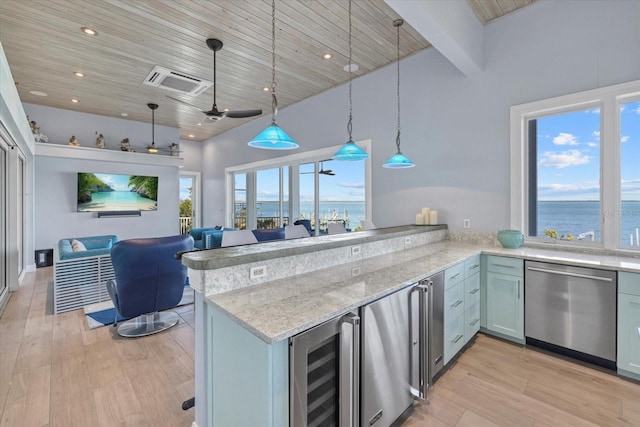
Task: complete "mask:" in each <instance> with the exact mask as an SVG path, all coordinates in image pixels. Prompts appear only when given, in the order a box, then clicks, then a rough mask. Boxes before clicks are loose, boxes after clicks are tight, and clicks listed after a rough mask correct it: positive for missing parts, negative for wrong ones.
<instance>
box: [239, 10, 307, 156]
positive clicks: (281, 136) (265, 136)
mask: <svg viewBox="0 0 640 427" xmlns="http://www.w3.org/2000/svg"><path fill="white" fill-rule="evenodd" d="M271 109H272V115H271V125H270V126H269V127H268V128H266V129H265V130H263V131H262V132H260V133H259V134H258V135H257V136H256V137H255V138H253V139H252V140H251V141H249V143H248V145H249V147H253V148H263V149H265V150H292V149H294V148H298V147H299V145H298V144H297V143H296V142H295V141H294V140H293V138H291V137H290V136H289V135H288V134H287V133H286V132H285V131H284V130H283V129H282V128H281V127H280V126H278V124H277V123H276V115H277V114H278V99H277V98H276V1H275V0H272V1H271Z"/></svg>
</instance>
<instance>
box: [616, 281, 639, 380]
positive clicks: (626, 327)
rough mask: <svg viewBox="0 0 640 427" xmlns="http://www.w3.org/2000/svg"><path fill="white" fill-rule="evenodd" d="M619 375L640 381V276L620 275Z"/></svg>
mask: <svg viewBox="0 0 640 427" xmlns="http://www.w3.org/2000/svg"><path fill="white" fill-rule="evenodd" d="M617 359H618V360H617V365H618V374H619V375H623V376H626V377H630V378H633V379H636V380H640V274H636V273H627V272H623V271H621V272H619V273H618V354H617Z"/></svg>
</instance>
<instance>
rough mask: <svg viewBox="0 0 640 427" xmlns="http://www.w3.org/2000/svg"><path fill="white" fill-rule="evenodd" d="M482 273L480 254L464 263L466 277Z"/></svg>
mask: <svg viewBox="0 0 640 427" xmlns="http://www.w3.org/2000/svg"><path fill="white" fill-rule="evenodd" d="M479 272H480V254H478V255H472V256H470V257H469V258H467V259H466V260H465V261H464V277H469V276H473V275H474V274H476V273H479Z"/></svg>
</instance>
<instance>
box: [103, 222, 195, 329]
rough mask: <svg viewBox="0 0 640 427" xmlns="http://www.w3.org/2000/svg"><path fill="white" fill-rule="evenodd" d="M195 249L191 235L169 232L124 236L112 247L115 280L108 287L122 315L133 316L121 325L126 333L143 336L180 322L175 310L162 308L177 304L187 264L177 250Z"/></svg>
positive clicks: (119, 327) (184, 281)
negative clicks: (143, 236) (155, 235)
mask: <svg viewBox="0 0 640 427" xmlns="http://www.w3.org/2000/svg"><path fill="white" fill-rule="evenodd" d="M192 249H193V238H192V237H191V236H186V235H183V236H169V237H157V238H146V239H130V240H122V241H120V242H118V243H116V244H114V245H113V247H112V248H111V262H112V263H113V270H114V273H115V277H116V279H115V281H114V280H109V281H108V282H107V291H108V292H109V296H110V297H111V300H112V301H113V305H114V306H115V308H116V310H117V311H118V313H119V314H120V316H122V317H124V318H126V319H128V318H132V319H130V320H127V321H125V322H122V323H120V324H119V325H118V334H119V335H121V336H123V337H140V336H145V335H151V334H155V333H157V332H160V331H164V330H165V329H168V328H170V327H172V326H174V325H175V324H176V323H178V315H177V314H176V313H174V312H162V313H161V311H162V310H167V309H169V308H173V307H175V306H177V305H178V303H179V302H180V300H181V299H182V294H183V292H184V287H185V285H187V284H188V280H187V268H186V267H185V266H183V265H182V262H181V261H180V259H178V258H176V254H177V253H178V252H184V251H190V250H192Z"/></svg>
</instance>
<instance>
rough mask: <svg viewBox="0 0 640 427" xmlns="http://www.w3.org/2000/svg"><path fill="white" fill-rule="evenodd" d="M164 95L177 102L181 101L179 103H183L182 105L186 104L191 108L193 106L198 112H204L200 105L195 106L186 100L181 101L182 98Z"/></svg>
mask: <svg viewBox="0 0 640 427" xmlns="http://www.w3.org/2000/svg"><path fill="white" fill-rule="evenodd" d="M165 96H166V97H167V98H170V99H173V100H174V101H178V102H179V103H181V104H184V105H186V106H188V107H191V108H195V109H196V110H198V111H200V112H203V113H204V111H203V110H202V109H201V108H200V107H196V106H195V105H193V104H189V103H188V102H185V101H183V100H181V99H178V98H174V97H172V96H169V95H165Z"/></svg>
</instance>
